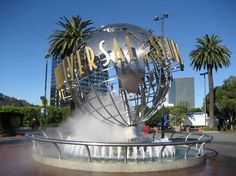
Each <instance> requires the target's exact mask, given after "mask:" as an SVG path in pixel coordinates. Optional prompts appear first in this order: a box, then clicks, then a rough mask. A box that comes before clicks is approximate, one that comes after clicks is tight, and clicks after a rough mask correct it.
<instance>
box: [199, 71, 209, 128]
mask: <svg viewBox="0 0 236 176" xmlns="http://www.w3.org/2000/svg"><path fill="white" fill-rule="evenodd" d="M207 74H208V72H204V73H200V76H203V77H204V113H205V125H206V75H207Z"/></svg>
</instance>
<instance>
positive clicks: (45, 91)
mask: <svg viewBox="0 0 236 176" xmlns="http://www.w3.org/2000/svg"><path fill="white" fill-rule="evenodd" d="M47 75H48V59H47V58H46V70H45V84H44V86H45V87H44V97H45V99H46V98H47V77H48V76H47Z"/></svg>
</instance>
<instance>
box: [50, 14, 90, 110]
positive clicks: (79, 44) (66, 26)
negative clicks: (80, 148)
mask: <svg viewBox="0 0 236 176" xmlns="http://www.w3.org/2000/svg"><path fill="white" fill-rule="evenodd" d="M56 24H57V25H59V26H60V27H62V30H56V31H54V33H53V34H51V35H50V36H49V37H48V39H49V43H51V45H50V47H49V49H48V53H49V54H50V55H51V56H53V58H58V57H59V58H60V59H61V60H63V59H65V58H66V57H67V56H70V55H71V54H73V53H75V52H76V51H77V50H79V49H80V50H81V51H83V50H84V47H85V41H86V39H88V38H89V37H90V35H91V31H92V29H93V27H88V26H90V25H91V24H92V21H91V20H84V21H82V19H81V17H80V16H79V15H77V16H72V18H71V19H70V20H69V19H67V18H66V17H62V18H61V21H58V22H57V23H56ZM81 53H83V52H81ZM70 105H71V109H74V108H75V105H74V102H71V103H70Z"/></svg>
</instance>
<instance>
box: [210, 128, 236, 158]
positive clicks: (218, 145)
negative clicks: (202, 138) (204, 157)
mask: <svg viewBox="0 0 236 176" xmlns="http://www.w3.org/2000/svg"><path fill="white" fill-rule="evenodd" d="M207 134H208V135H210V136H213V137H214V139H213V141H212V142H211V143H208V144H206V147H207V148H211V149H213V150H215V151H217V152H218V154H219V155H224V156H228V157H233V158H236V132H215V133H214V132H213V133H209V132H208V133H207Z"/></svg>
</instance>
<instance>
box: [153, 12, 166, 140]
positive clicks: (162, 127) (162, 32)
mask: <svg viewBox="0 0 236 176" xmlns="http://www.w3.org/2000/svg"><path fill="white" fill-rule="evenodd" d="M165 18H168V14H167V13H164V14H163V15H162V16H161V17H159V16H155V17H154V21H161V35H162V39H163V40H164V20H165ZM165 59H166V58H165ZM163 111H164V105H163V106H162V117H161V138H164V137H165V133H164V112H163Z"/></svg>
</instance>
